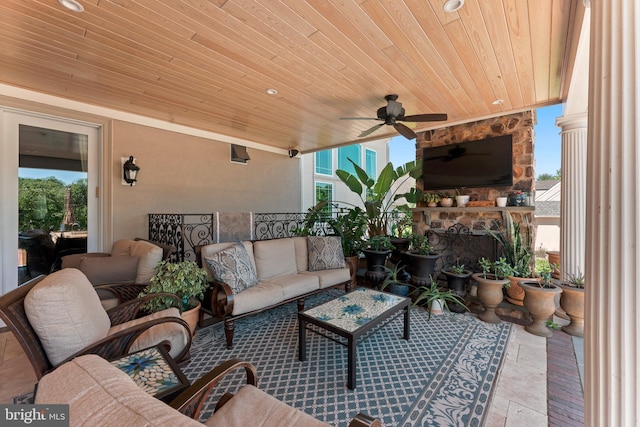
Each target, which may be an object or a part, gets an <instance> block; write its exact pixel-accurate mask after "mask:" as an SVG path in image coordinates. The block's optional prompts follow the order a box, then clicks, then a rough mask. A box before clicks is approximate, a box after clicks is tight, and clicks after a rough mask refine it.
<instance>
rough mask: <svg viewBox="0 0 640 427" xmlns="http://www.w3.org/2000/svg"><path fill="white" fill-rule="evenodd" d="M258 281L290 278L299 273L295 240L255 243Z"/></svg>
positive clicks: (254, 253)
mask: <svg viewBox="0 0 640 427" xmlns="http://www.w3.org/2000/svg"><path fill="white" fill-rule="evenodd" d="M253 255H254V257H255V260H256V272H257V273H258V280H261V281H262V280H269V279H271V278H273V277H279V276H288V275H290V274H295V273H297V272H298V266H297V265H296V249H295V243H294V240H293V238H285V239H273V240H259V241H257V242H254V243H253Z"/></svg>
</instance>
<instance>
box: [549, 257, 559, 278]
mask: <svg viewBox="0 0 640 427" xmlns="http://www.w3.org/2000/svg"><path fill="white" fill-rule="evenodd" d="M547 259H548V260H549V264H554V265H555V266H556V267H555V268H554V269H553V272H552V273H551V277H553V278H554V279H558V280H560V251H547Z"/></svg>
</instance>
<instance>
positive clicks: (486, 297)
mask: <svg viewBox="0 0 640 427" xmlns="http://www.w3.org/2000/svg"><path fill="white" fill-rule="evenodd" d="M471 277H473V280H475V281H476V282H477V283H478V299H479V300H480V302H481V303H482V306H483V307H484V311H483V312H482V313H480V314H478V318H479V319H480V320H482V321H484V322H487V323H500V322H501V320H500V318H499V317H498V315H497V314H496V307H497V306H498V304H500V303H501V302H502V299H503V297H504V296H503V294H502V288H504V285H506V284H507V283H509V279H495V276H494V275H493V274H487V278H486V279H485V278H484V277H482V273H474V274H473V275H472V276H471Z"/></svg>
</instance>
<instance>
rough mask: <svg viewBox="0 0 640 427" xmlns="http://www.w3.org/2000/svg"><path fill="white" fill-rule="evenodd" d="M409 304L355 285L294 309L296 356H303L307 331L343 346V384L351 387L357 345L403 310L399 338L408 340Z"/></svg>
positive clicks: (396, 297)
mask: <svg viewBox="0 0 640 427" xmlns="http://www.w3.org/2000/svg"><path fill="white" fill-rule="evenodd" d="M410 304H411V299H410V298H406V297H401V296H398V295H393V294H389V293H386V292H380V291H374V290H372V289H367V288H358V289H355V290H354V291H352V292H350V293H348V294H345V295H343V296H340V297H338V298H335V299H333V300H331V301H328V302H326V303H324V304H321V305H319V306H317V307H313V308H310V309H308V310H305V311H301V312H298V337H299V339H298V359H299V360H300V361H301V362H304V361H305V360H306V358H307V333H306V331H307V330H309V331H312V332H315V333H317V334H319V335H322V336H324V337H325V338H328V339H330V340H332V341H334V342H337V343H338V344H340V345H343V346H345V347H347V360H348V375H347V387H348V388H349V389H351V390H353V389H355V388H356V356H357V351H356V350H357V346H358V344H360V343H361V342H362V341H364V340H365V339H366V338H368V337H369V336H370V335H371V334H373V333H374V332H375V331H377V330H378V329H379V328H381V327H383V326H384V325H386V324H387V323H389V322H390V321H391V320H393V319H395V318H396V317H398V316H400V315H401V314H403V313H404V334H403V338H404V339H405V340H408V339H409V305H410ZM309 325H315V326H316V327H310V326H309ZM325 331H329V332H331V333H333V334H335V335H337V336H338V337H339V338H336V337H335V336H330V335H328V334H327V333H325ZM341 338H343V339H341ZM345 340H346V342H345Z"/></svg>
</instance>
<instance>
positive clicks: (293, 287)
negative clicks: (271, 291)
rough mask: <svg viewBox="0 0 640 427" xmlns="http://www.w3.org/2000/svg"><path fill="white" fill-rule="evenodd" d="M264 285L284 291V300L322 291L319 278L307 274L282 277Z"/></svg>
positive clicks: (268, 281)
mask: <svg viewBox="0 0 640 427" xmlns="http://www.w3.org/2000/svg"><path fill="white" fill-rule="evenodd" d="M263 283H271V284H273V285H275V286H278V287H280V289H282V299H283V300H285V299H289V298H295V297H298V296H300V295H303V294H306V293H308V292H313V291H317V290H318V289H320V280H319V278H318V276H313V275H305V274H297V273H296V274H292V275H290V276H280V277H276V278H273V279H270V280H267V281H265V282H263Z"/></svg>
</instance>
